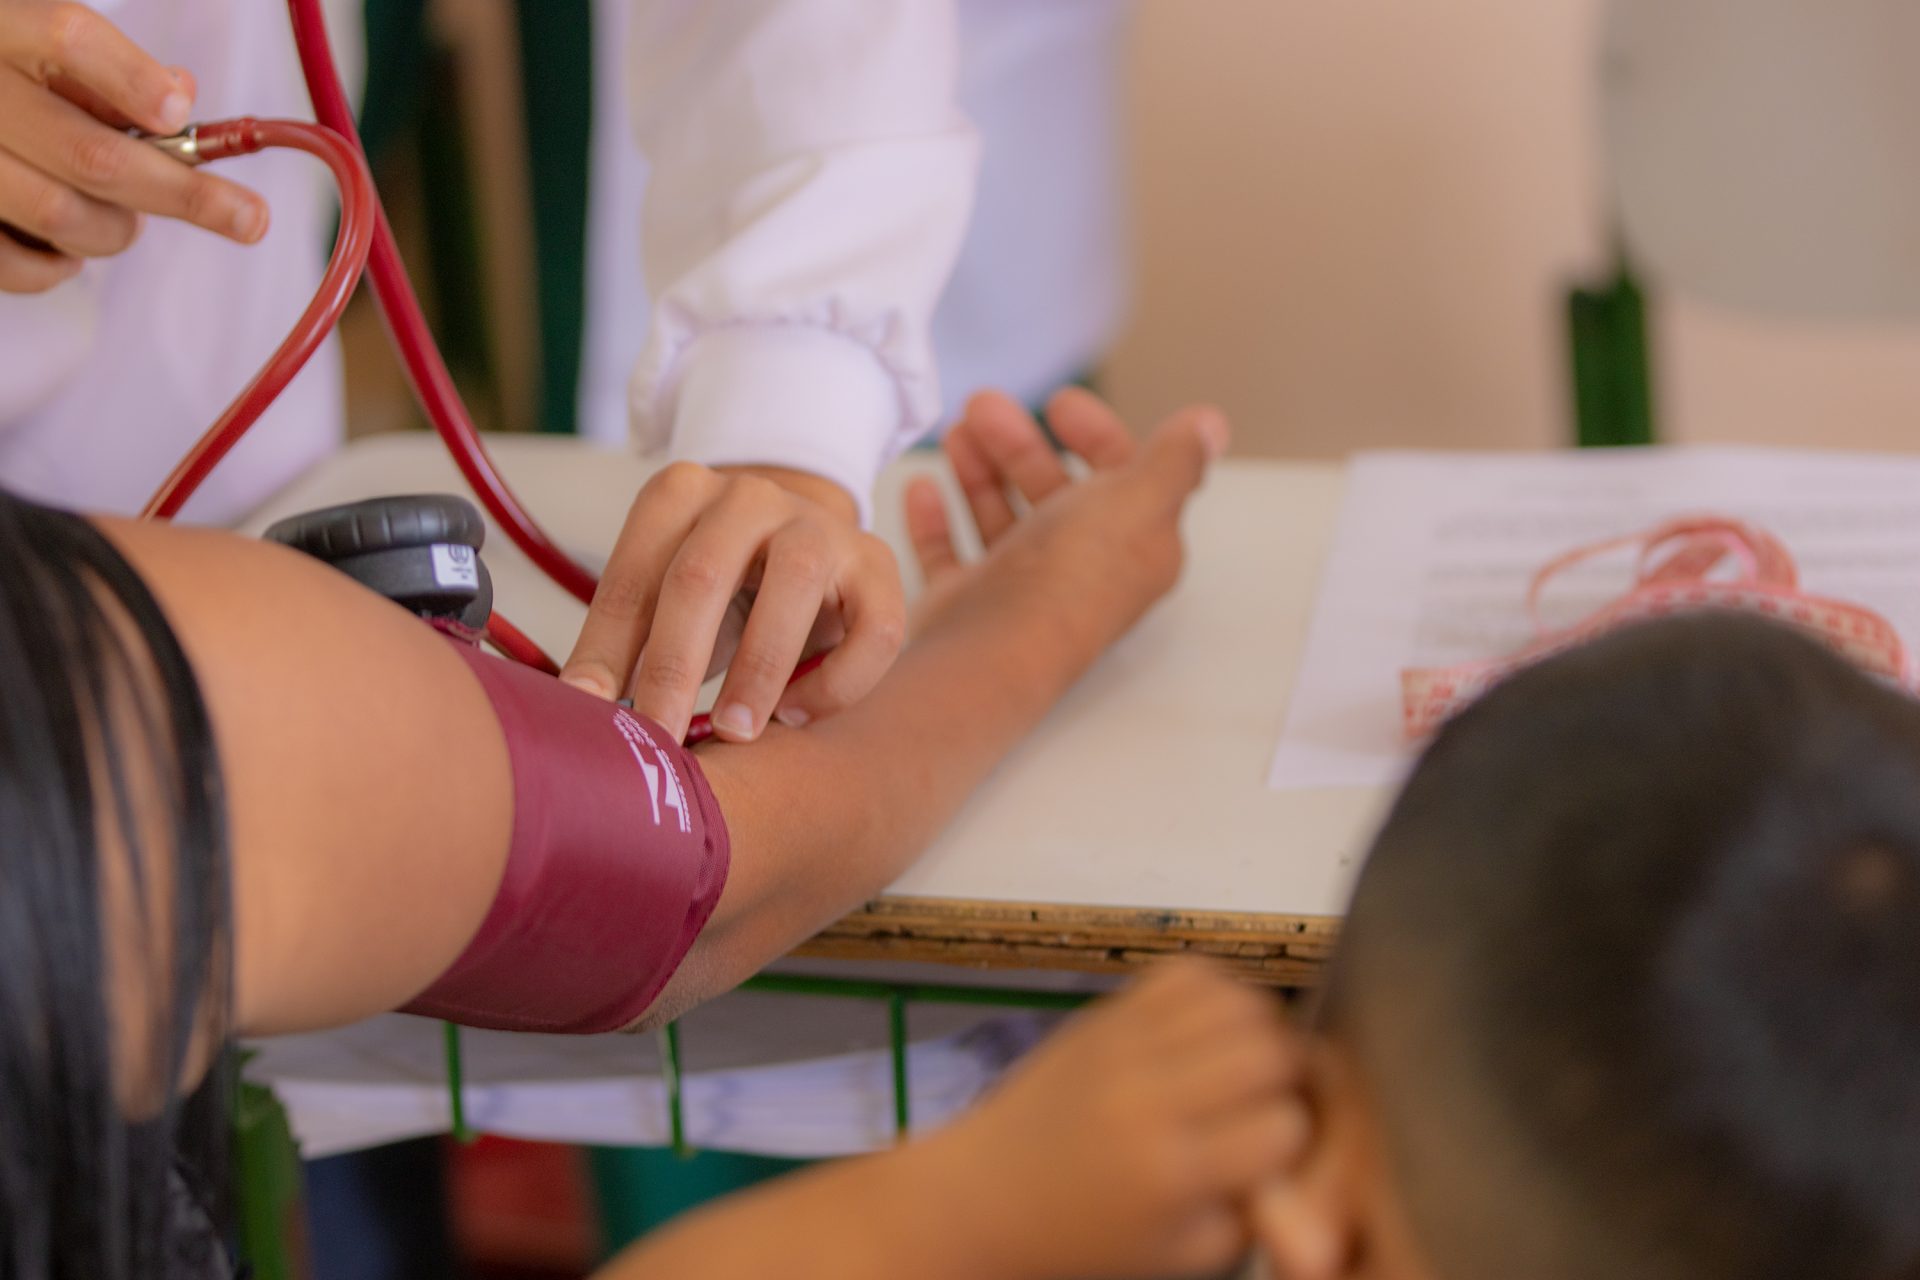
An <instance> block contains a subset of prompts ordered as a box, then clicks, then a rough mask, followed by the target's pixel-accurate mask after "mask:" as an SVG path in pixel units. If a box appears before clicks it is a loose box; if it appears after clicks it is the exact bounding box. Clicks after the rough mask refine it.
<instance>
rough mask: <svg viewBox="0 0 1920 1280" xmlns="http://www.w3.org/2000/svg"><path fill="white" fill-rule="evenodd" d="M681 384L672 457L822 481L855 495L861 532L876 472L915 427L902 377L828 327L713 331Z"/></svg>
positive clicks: (683, 371) (692, 349) (695, 351)
mask: <svg viewBox="0 0 1920 1280" xmlns="http://www.w3.org/2000/svg"><path fill="white" fill-rule="evenodd" d="M676 382H677V385H676V386H675V387H674V388H673V390H672V392H671V397H672V403H671V405H670V406H668V412H669V414H670V418H669V420H670V421H671V422H672V424H673V426H672V436H671V442H670V445H669V449H670V452H671V454H672V456H673V457H675V458H677V459H684V460H687V461H690V462H698V463H701V464H703V465H705V466H709V467H725V466H767V467H788V468H791V469H793V470H796V471H806V472H809V473H811V474H813V475H817V476H822V477H825V478H826V479H828V480H831V481H833V482H834V483H835V484H838V485H839V486H841V487H842V488H843V489H845V490H846V491H847V492H848V494H850V495H851V496H852V497H853V500H854V502H855V504H856V505H857V506H858V507H859V511H860V525H861V527H862V528H867V527H869V526H871V524H872V522H873V486H874V481H875V480H876V479H877V478H878V477H879V474H880V468H881V467H882V466H884V465H885V464H886V463H887V462H888V461H890V460H891V459H892V458H893V457H894V455H895V454H897V453H899V452H900V450H901V449H902V448H904V447H905V445H906V443H908V442H909V440H910V437H911V435H912V433H913V426H912V422H913V419H912V416H911V414H910V412H909V408H908V406H907V404H906V400H905V396H904V394H903V391H902V388H901V386H900V383H899V381H898V379H896V378H895V377H894V376H893V375H892V374H891V373H890V372H889V371H888V369H887V367H886V366H885V364H883V363H882V361H881V359H880V357H879V356H878V355H877V354H876V353H875V352H874V351H873V349H872V348H871V347H868V346H867V345H865V344H864V343H862V342H860V341H858V340H857V339H854V338H851V337H848V336H846V335H844V334H841V333H836V332H834V331H833V330H830V329H820V328H813V327H810V326H804V325H764V326H763V325H741V326H735V327H729V328H723V329H715V330H711V331H709V332H707V333H705V334H702V335H701V336H700V337H699V338H697V339H695V340H694V342H693V343H692V344H691V345H690V346H689V347H688V348H687V349H686V351H685V354H684V356H683V357H682V361H681V364H680V369H679V377H678V378H677V379H676Z"/></svg>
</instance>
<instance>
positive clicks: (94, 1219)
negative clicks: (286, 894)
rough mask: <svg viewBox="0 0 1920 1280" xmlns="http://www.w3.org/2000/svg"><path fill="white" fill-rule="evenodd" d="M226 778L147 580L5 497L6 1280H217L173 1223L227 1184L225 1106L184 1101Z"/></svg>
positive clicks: (0, 864)
mask: <svg viewBox="0 0 1920 1280" xmlns="http://www.w3.org/2000/svg"><path fill="white" fill-rule="evenodd" d="M219 777H220V774H219V766H218V762H217V760H216V759H215V755H214V741H213V732H212V728H211V726H210V724H209V721H208V717H207V712H206V708H205V707H204V705H203V704H202V702H201V699H200V695H199V692H198V689H197V686H196V684H195V682H194V679H193V673H192V669H191V668H190V667H189V665H188V662H187V658H186V655H185V654H184V653H183V652H182V651H181V648H180V645H179V644H178V642H177V641H176V640H175V639H174V636H173V634H172V632H171V630H170V629H169V628H168V626H167V623H166V619H165V618H164V617H163V615H162V614H161V611H160V608H159V606H158V605H157V604H156V603H155V601H154V599H153V597H152V596H151V595H150V594H149V593H148V591H147V590H146V588H145V587H144V586H143V585H142V583H141V582H140V579H139V578H138V577H137V576H136V575H135V573H134V572H133V570H132V569H131V568H130V567H129V566H128V564H127V563H126V561H125V560H124V559H123V558H122V557H121V556H120V554H119V553H118V552H117V551H116V550H115V549H114V547H113V546H112V544H111V543H109V542H108V541H107V539H106V538H104V537H102V536H101V535H100V533H99V532H98V531H96V530H95V529H94V528H93V527H92V526H91V525H89V524H87V523H86V522H85V521H82V520H80V519H78V518H77V517H74V516H71V515H67V514H64V513H60V512H56V511H52V510H48V509H46V508H43V507H39V506H35V505H33V504H31V503H28V502H25V501H22V500H20V499H18V498H15V497H12V496H9V495H7V494H5V493H0V1277H3V1278H4V1280H78V1278H80V1277H86V1278H87V1280H158V1278H163V1277H164V1278H168V1280H171V1278H172V1277H176V1276H186V1275H191V1276H194V1277H195V1280H199V1277H201V1276H205V1275H207V1274H208V1271H207V1269H206V1266H207V1262H208V1259H207V1258H206V1257H205V1256H199V1257H196V1256H194V1254H195V1252H196V1249H197V1245H196V1244H195V1242H194V1241H193V1240H192V1239H191V1235H192V1233H191V1232H188V1233H185V1234H183V1232H182V1231H181V1229H180V1222H179V1218H180V1215H181V1212H182V1208H183V1205H182V1196H183V1190H182V1188H183V1186H184V1185H185V1184H186V1183H187V1182H193V1183H198V1184H199V1185H201V1186H203V1187H209V1188H210V1187H216V1186H218V1185H219V1184H220V1181H221V1179H222V1178H223V1176H224V1170H223V1167H222V1162H221V1152H222V1150H223V1146H224V1143H225V1130H224V1125H223V1123H222V1120H221V1116H222V1114H223V1112H224V1110H225V1108H224V1106H223V1105H221V1104H222V1103H223V1102H224V1099H223V1098H221V1097H219V1096H216V1093H215V1091H216V1090H218V1089H219V1087H220V1086H219V1085H217V1084H214V1085H209V1086H207V1087H206V1088H205V1089H203V1090H202V1091H201V1092H200V1093H199V1094H198V1095H196V1097H194V1098H191V1099H183V1098H181V1097H180V1096H179V1093H178V1090H177V1089H176V1087H175V1086H176V1084H177V1082H179V1081H180V1080H181V1079H182V1077H183V1073H184V1072H186V1070H187V1067H188V1060H189V1055H190V1054H191V1053H193V1052H195V1051H196V1050H197V1051H199V1052H202V1053H204V1052H205V1051H207V1050H208V1049H209V1048H210V1047H212V1046H214V1045H216V1044H217V1043H218V1040H219V1038H220V1036H221V1035H222V1034H223V1032H224V1027H223V1026H222V1025H221V1024H222V1023H223V1021H224V1011H225V1009H226V1008H227V1006H228V1000H229V986H228V982H229V979H228V961H227V956H228V936H229V926H228V918H229V913H230V906H229V902H230V899H229V893H228V879H227V841H226V831H225V806H224V802H223V800H222V797H221V794H220V782H219ZM110 967H115V968H117V970H118V972H119V973H120V975H121V977H122V982H121V985H120V988H119V989H117V990H110V987H111V985H112V981H111V980H112V977H113V973H112V972H110ZM129 978H130V979H131V980H130V981H129V980H128V979H129ZM216 1078H217V1077H216ZM187 1194H191V1193H187Z"/></svg>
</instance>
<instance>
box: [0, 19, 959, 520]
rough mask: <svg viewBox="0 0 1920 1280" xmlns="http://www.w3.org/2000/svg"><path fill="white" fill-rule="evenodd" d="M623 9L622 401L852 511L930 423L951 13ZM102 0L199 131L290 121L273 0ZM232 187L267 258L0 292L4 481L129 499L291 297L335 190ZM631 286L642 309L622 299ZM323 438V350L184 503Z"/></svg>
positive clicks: (208, 512) (228, 253)
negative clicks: (626, 220)
mask: <svg viewBox="0 0 1920 1280" xmlns="http://www.w3.org/2000/svg"><path fill="white" fill-rule="evenodd" d="M629 3H630V4H631V5H632V14H631V18H632V22H633V46H632V54H631V66H630V70H631V79H630V86H631V89H630V91H631V93H632V111H633V122H634V131H635V134H636V136H637V137H638V138H639V139H640V140H641V142H642V143H643V145H645V146H646V147H647V148H648V149H649V153H650V158H651V161H652V164H653V172H654V175H655V180H654V184H653V187H654V198H653V200H652V201H651V202H650V203H649V205H648V206H647V208H646V210H645V217H644V221H645V232H644V241H643V243H644V246H645V247H644V254H645V266H646V270H647V272H648V274H649V277H650V278H652V279H654V280H656V281H661V282H664V283H663V285H662V287H661V289H660V291H659V295H658V298H657V301H656V303H655V308H654V319H653V323H652V324H651V326H650V342H649V345H648V346H647V348H646V349H645V350H644V351H643V352H641V353H640V356H639V361H638V370H637V373H636V376H635V379H634V384H633V398H632V404H633V407H634V418H635V424H636V428H637V431H638V434H639V437H640V439H641V441H642V443H643V444H645V445H647V446H649V447H659V446H667V445H669V444H670V446H671V451H672V452H673V453H674V454H675V455H676V456H682V457H689V458H692V459H695V460H697V461H702V462H709V463H726V462H764V463H772V464H779V465H786V466H793V467H799V468H803V469H807V470H812V471H816V472H819V473H821V474H825V475H828V476H830V477H833V478H834V479H837V480H839V481H841V482H842V483H843V484H845V485H847V487H848V488H849V489H851V490H852V491H854V492H855V493H856V494H858V495H859V496H861V497H862V499H863V500H864V498H865V495H866V494H867V492H868V490H869V489H870V488H871V484H872V479H873V476H874V474H875V473H876V472H877V471H878V469H879V466H880V465H881V463H882V461H883V460H884V458H885V457H886V456H888V455H889V454H890V453H891V452H892V451H894V450H896V449H898V448H899V447H902V446H903V445H904V444H905V443H906V442H908V441H910V440H911V439H913V438H914V437H915V436H916V435H917V434H919V433H920V432H921V431H923V430H924V429H925V428H926V427H927V426H928V425H929V424H930V423H931V422H932V420H933V418H934V416H935V415H936V413H937V410H938V403H939V401H938V389H937V379H936V376H935V374H934V369H933V357H932V351H931V343H930V340H929V337H928V323H929V317H930V315H931V312H932V310H933V305H934V302H935V300H936V299H937V298H938V296H939V293H940V289H941V287H942V285H943V284H944V282H945V280H946V277H947V274H948V272H949V271H950V270H951V267H952V263H953V259H954V256H955V254H956V253H957V251H958V248H959V244H960V240H961V237H962V235H963V233H964V230H965V227H966V220H967V213H968V208H969V205H970V201H971V196H972V189H973V182H974V171H975V167H976V163H977V156H976V150H977V148H976V144H975V140H974V136H973V132H972V130H971V128H970V127H969V126H968V125H967V124H966V122H965V120H964V119H963V118H962V117H961V115H960V114H959V111H958V109H957V108H956V107H955V105H954V101H953V78H954V65H953V64H954V58H955V37H954V30H953V15H952V12H951V5H950V3H949V0H894V2H892V3H887V4H884V5H882V4H877V3H875V2H874V0H727V3H725V4H713V3H706V2H704V0H629ZM99 7H100V8H101V9H102V10H103V11H105V12H107V13H108V14H109V16H111V17H112V18H113V19H114V20H115V21H116V22H118V23H120V24H121V25H122V27H123V28H124V29H126V30H127V31H128V33H129V34H130V35H132V36H133V38H134V39H135V40H137V41H139V42H140V43H141V44H142V45H144V46H145V47H146V48H147V49H148V50H149V51H150V52H152V53H154V54H155V55H156V56H157V57H158V58H160V60H161V61H163V62H166V63H173V64H179V65H184V66H187V67H189V68H191V69H193V70H194V71H195V73H196V75H197V76H198V77H199V81H200V86H201V100H200V107H199V111H198V114H199V115H200V116H202V117H203V118H213V117H217V116H224V115H234V114H252V115H268V114H282V113H284V114H295V115H301V114H306V113H307V112H306V107H305V93H304V90H303V89H302V88H301V82H300V77H299V69H298V65H297V61H296V59H295V58H294V55H293V51H292V44H291V38H290V36H289V35H288V34H287V27H286V15H285V13H284V11H283V9H282V8H281V6H279V5H277V4H273V3H269V2H267V0H102V3H100V5H99ZM230 171H231V172H232V173H233V174H234V176H235V177H236V178H238V179H240V180H243V181H247V182H248V183H249V184H251V185H253V186H255V187H256V189H258V190H260V191H261V192H262V193H263V194H264V195H266V196H267V198H268V199H269V201H270V202H271V203H272V205H273V207H274V216H275V227H274V231H273V232H272V233H271V235H270V237H269V240H268V241H267V243H265V244H262V245H260V246H257V247H255V248H253V249H251V250H244V249H240V248H238V247H236V246H233V245H229V244H227V243H225V242H224V241H220V240H218V239H216V238H214V237H212V236H209V235H206V234H205V233H202V232H199V231H196V230H193V229H190V228H185V227H179V226H171V225H163V224H161V223H159V222H157V221H156V222H154V223H152V224H151V225H149V227H148V229H147V232H146V234H145V235H144V236H143V237H142V239H141V243H140V244H139V245H137V246H136V247H135V248H134V249H133V250H132V251H130V252H129V253H127V254H124V255H121V256H120V257H119V258H117V259H113V260H111V261H106V262H98V263H92V264H89V266H88V267H87V269H86V271H85V272H84V273H83V275H82V277H81V278H79V279H77V280H75V281H73V282H70V283H69V284H67V285H64V286H62V287H61V288H60V289H58V290H55V291H54V292H53V293H52V294H51V295H45V296H41V297H29V298H15V297H0V484H5V485H7V486H9V487H12V488H15V489H17V490H22V491H25V492H28V493H32V494H36V495H40V496H44V497H48V498H51V499H56V500H60V501H64V502H69V503H74V504H76V505H81V506H85V507H88V508H91V509H99V510H117V511H125V510H131V509H133V508H135V507H137V506H138V505H139V504H140V503H141V502H142V501H143V500H144V499H145V497H146V496H147V494H148V493H150V492H151V490H152V489H153V488H154V487H155V485H157V483H158V482H159V481H160V479H161V478H162V477H163V476H164V474H165V473H166V471H167V470H168V468H169V467H170V465H171V464H172V462H173V461H174V459H176V458H177V457H178V456H179V454H180V453H181V452H183V451H184V450H185V449H186V447H187V446H188V444H189V443H190V442H191V441H192V440H193V439H194V438H195V437H196V436H197V435H198V434H199V432H200V431H201V430H203V429H204V427H205V426H206V424H208V423H210V422H211V421H212V420H213V419H214V417H215V416H217V414H218V413H219V411H220V409H221V408H222V407H223V406H224V405H225V403H226V402H227V400H228V399H230V398H231V395H232V394H233V392H234V391H236V390H237V389H238V388H239V387H240V386H241V385H242V384H243V383H244V382H245V381H246V379H247V378H248V377H250V376H251V374H252V373H253V371H254V370H255V369H256V368H257V367H258V365H259V363H260V362H261V360H262V359H264V358H265V356H266V355H267V353H268V352H269V351H270V350H271V349H272V347H273V346H274V345H275V344H276V343H277V342H278V340H279V338H280V337H281V336H282V335H283V334H284V333H285V331H286V328H287V326H288V325H289V324H290V323H291V322H292V320H293V318H294V317H295V316H296V315H297V314H298V313H299V311H300V309H301V308H302V307H304V306H305V304H306V301H307V299H308V298H309V296H310V295H311V293H312V289H313V285H314V284H315V282H316V281H317V279H318V274H319V271H320V268H321V264H322V262H323V259H324V252H323V250H324V245H323V240H324V234H325V230H324V229H325V226H326V225H327V217H326V208H327V205H326V200H325V196H324V187H323V185H322V184H323V183H324V177H323V176H322V175H320V174H319V173H318V172H316V171H315V170H314V169H313V168H312V167H311V166H310V162H308V161H306V160H305V159H304V158H302V157H298V156H290V155H265V156H259V157H252V158H249V159H247V160H245V161H239V162H235V163H234V164H233V166H232V168H231V170H230ZM616 287H617V285H616ZM631 296H632V301H631V305H633V306H644V305H646V304H645V302H644V300H643V294H642V292H641V290H640V288H639V284H638V281H637V280H636V281H635V282H633V293H632V295H631ZM340 419H341V403H340V390H339V362H338V357H337V353H335V352H334V351H333V350H332V349H331V348H329V349H328V350H326V351H324V352H323V353H322V354H321V355H320V356H319V357H317V358H316V360H315V362H314V366H313V367H312V368H310V369H309V371H308V372H307V373H306V374H305V375H304V376H303V377H302V378H301V379H300V380H299V381H298V382H296V383H295V384H294V386H293V387H292V388H290V389H289V391H288V393H287V395H286V396H285V397H283V401H282V403H281V404H279V405H277V406H276V407H275V409H274V410H273V411H272V412H271V413H270V414H269V415H268V416H267V417H266V418H264V419H263V420H262V422H261V424H260V426H259V427H258V428H256V430H255V433H254V435H253V436H250V437H249V439H248V440H247V442H246V443H244V444H242V445H241V446H240V448H239V449H237V450H236V451H235V453H234V454H233V455H232V457H230V458H229V459H228V460H227V462H226V463H224V464H222V466H221V467H220V469H219V470H217V471H216V472H215V473H214V476H213V479H212V480H211V481H210V482H209V484H208V486H207V488H206V489H205V490H203V491H202V494H201V496H200V497H199V498H197V499H196V501H195V503H194V504H193V505H192V506H191V507H190V508H189V514H190V515H192V516H195V517H198V518H202V519H209V520H226V519H231V518H233V517H235V516H237V515H239V514H240V513H242V512H244V511H245V510H246V509H248V508H249V507H251V506H253V505H255V504H257V503H258V502H259V501H261V500H262V499H263V498H265V497H266V496H268V495H269V494H271V493H272V492H273V491H274V490H275V489H277V488H278V487H279V486H280V485H282V484H284V483H285V482H286V481H287V480H289V479H291V478H292V477H293V476H294V475H296V474H298V473H299V472H300V471H301V470H303V469H304V468H306V467H307V466H309V465H311V464H312V463H313V462H314V461H315V460H316V459H317V458H319V457H320V456H321V455H323V454H324V453H325V452H326V451H327V450H328V449H330V448H332V447H333V446H334V445H335V444H336V443H337V442H338V440H339V438H340V434H341V421H340Z"/></svg>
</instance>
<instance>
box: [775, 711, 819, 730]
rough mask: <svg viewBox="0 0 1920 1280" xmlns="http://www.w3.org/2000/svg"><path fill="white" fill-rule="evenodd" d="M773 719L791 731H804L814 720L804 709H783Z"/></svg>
mask: <svg viewBox="0 0 1920 1280" xmlns="http://www.w3.org/2000/svg"><path fill="white" fill-rule="evenodd" d="M773 718H774V719H775V720H778V721H779V722H780V723H781V724H783V725H785V726H787V728H789V729H804V728H806V727H807V725H808V724H809V723H810V722H811V721H812V720H813V717H812V716H811V715H809V714H808V713H807V711H806V709H805V708H804V707H782V708H780V709H779V710H778V711H776V712H774V713H773Z"/></svg>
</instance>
